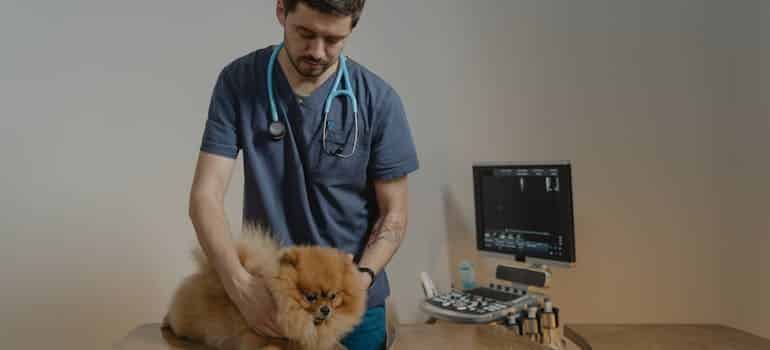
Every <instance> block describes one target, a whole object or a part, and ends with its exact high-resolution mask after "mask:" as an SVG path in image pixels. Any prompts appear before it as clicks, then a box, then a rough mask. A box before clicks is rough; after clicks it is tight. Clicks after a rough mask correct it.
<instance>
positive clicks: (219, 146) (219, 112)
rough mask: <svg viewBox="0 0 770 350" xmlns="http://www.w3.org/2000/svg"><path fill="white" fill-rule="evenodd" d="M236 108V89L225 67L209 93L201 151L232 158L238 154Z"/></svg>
mask: <svg viewBox="0 0 770 350" xmlns="http://www.w3.org/2000/svg"><path fill="white" fill-rule="evenodd" d="M238 110H239V109H238V99H237V95H236V90H235V87H234V85H233V83H232V80H231V79H230V78H229V77H228V74H227V68H225V69H223V70H222V72H221V73H219V77H218V78H217V82H216V85H215V86H214V91H213V92H212V94H211V101H210V103H209V112H208V118H207V119H206V126H205V129H204V130H203V141H202V142H201V147H200V150H201V151H204V152H207V153H213V154H217V155H220V156H224V157H228V158H233V159H235V158H236V157H237V156H238V151H239V150H240V148H241V147H240V144H239V142H238V139H239V138H238V123H237V120H238Z"/></svg>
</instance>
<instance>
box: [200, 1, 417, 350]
mask: <svg viewBox="0 0 770 350" xmlns="http://www.w3.org/2000/svg"><path fill="white" fill-rule="evenodd" d="M364 2H365V0H283V1H281V0H278V1H277V5H276V15H277V17H278V22H279V23H280V24H281V26H282V27H283V29H284V36H283V38H282V40H281V41H278V42H276V43H273V44H266V45H269V46H265V47H264V48H262V49H259V50H256V51H255V52H252V53H250V54H248V55H245V56H243V57H240V58H238V59H236V60H234V61H233V62H231V63H229V64H228V65H226V66H224V68H223V69H222V71H221V73H220V74H219V77H218V79H217V81H216V85H215V87H214V90H213V93H212V96H211V101H210V108H209V112H208V119H207V121H206V124H205V128H204V131H203V140H202V144H201V147H200V153H199V157H198V162H197V167H196V170H195V177H194V181H193V184H192V188H191V193H190V203H189V204H190V208H189V209H190V218H191V220H192V223H193V225H194V227H195V231H196V233H197V237H198V241H199V242H200V244H201V246H202V247H203V249H204V251H205V252H206V254H207V255H208V256H209V258H210V260H212V261H213V262H214V265H215V268H216V270H217V272H218V274H219V276H220V278H221V280H222V282H223V284H224V286H225V289H226V290H227V293H228V295H229V296H230V298H231V299H232V300H233V302H234V303H235V305H236V306H237V307H238V308H239V309H240V311H241V313H242V314H243V315H244V317H245V319H246V320H247V322H248V323H249V324H250V325H251V326H252V328H254V329H255V330H256V331H258V332H260V333H262V334H266V335H274V336H280V334H279V331H278V330H277V327H276V326H275V321H274V314H275V305H274V302H273V301H272V298H271V296H270V295H269V293H268V292H267V290H266V288H265V285H264V282H263V281H262V280H261V278H260V276H252V275H250V274H249V273H248V272H246V270H244V268H243V267H242V266H241V265H240V263H239V261H238V258H237V256H236V252H235V250H234V248H233V245H232V240H233V238H232V236H231V231H230V228H229V225H228V221H227V219H226V217H225V210H224V198H225V194H226V192H227V188H228V185H229V182H230V179H231V175H232V171H233V167H234V165H235V161H236V158H237V156H238V154H239V153H242V157H243V165H244V166H243V168H244V182H245V184H244V191H245V192H244V206H243V220H244V223H251V222H254V223H263V224H267V225H268V226H269V227H270V229H272V231H274V232H275V234H276V235H277V236H278V239H279V240H280V242H281V244H282V245H294V244H316V245H321V246H331V247H335V248H339V249H341V250H344V251H346V252H348V253H350V254H352V255H353V256H354V261H355V262H356V263H357V264H358V266H359V267H360V269H359V270H360V278H361V286H362V288H368V302H367V307H368V311H367V313H366V315H365V316H364V319H363V321H362V323H361V324H360V325H359V326H358V327H357V328H356V329H355V330H354V331H353V332H352V333H351V334H350V335H349V336H348V337H346V338H345V339H344V341H343V344H344V345H346V346H347V347H348V348H349V349H351V350H356V349H380V348H382V347H383V345H384V342H385V308H384V305H385V299H386V298H387V297H388V295H389V293H390V289H389V285H388V278H387V276H386V274H385V272H384V267H385V266H386V265H387V263H388V262H389V261H390V259H391V258H392V257H393V255H394V254H395V253H396V250H397V249H398V247H399V245H400V244H401V242H402V241H403V239H404V235H405V232H406V226H407V174H409V173H411V172H413V171H415V170H417V168H418V160H417V154H416V151H415V146H414V142H413V140H412V136H411V132H410V128H409V125H408V122H407V117H406V114H405V112H404V107H403V105H402V102H401V99H400V97H399V95H398V94H397V93H396V91H395V90H394V89H393V88H392V87H391V86H390V85H388V83H387V82H385V81H384V80H383V79H382V78H380V77H378V76H377V75H375V74H374V73H372V72H371V71H369V70H367V69H366V68H365V67H364V66H362V65H361V64H360V63H358V62H356V61H354V59H353V58H350V57H346V56H345V55H344V52H343V48H344V47H345V44H346V43H347V39H348V37H349V36H350V34H351V32H352V31H353V29H354V28H355V27H356V24H357V22H358V20H359V17H360V16H361V12H362V10H363V7H364Z"/></svg>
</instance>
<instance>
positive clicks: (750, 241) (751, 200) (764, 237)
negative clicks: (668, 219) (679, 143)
mask: <svg viewBox="0 0 770 350" xmlns="http://www.w3.org/2000/svg"><path fill="white" fill-rule="evenodd" d="M753 10H754V11H753V12H745V13H733V14H734V15H735V16H734V17H733V21H732V25H733V28H735V29H734V30H735V32H736V34H738V35H737V36H736V38H735V39H737V40H735V41H734V42H733V45H734V48H735V49H737V50H739V51H740V52H742V54H739V55H734V56H732V57H730V60H731V62H732V65H731V67H732V68H733V69H731V73H732V74H731V76H732V77H733V80H732V81H733V82H734V83H733V84H732V86H731V87H732V88H733V89H732V90H731V91H733V92H734V93H733V94H732V95H731V96H730V99H729V101H730V107H729V108H728V110H727V111H725V112H727V113H725V116H724V118H722V125H723V128H722V133H721V134H722V135H723V137H722V140H723V142H724V147H723V148H721V149H720V153H719V155H720V158H721V159H723V160H724V161H725V164H724V165H725V166H724V167H723V168H721V170H722V171H721V173H720V177H721V179H723V180H722V181H725V182H728V181H729V182H731V183H732V186H731V187H730V188H729V191H725V193H724V194H723V196H722V198H720V199H721V202H722V210H723V213H724V215H723V218H724V219H723V222H722V225H721V228H720V229H721V231H722V232H725V233H726V234H729V235H730V239H729V240H727V242H726V243H727V247H726V249H725V250H726V251H733V252H739V254H732V255H728V256H727V258H726V259H725V264H724V269H723V275H724V278H725V285H726V286H729V288H726V293H725V294H726V296H727V298H728V299H729V300H732V301H734V302H731V303H726V304H724V307H725V315H726V316H727V317H728V320H729V322H728V323H729V324H731V325H734V326H735V327H739V328H742V329H746V330H748V331H751V332H754V333H757V334H761V335H763V336H765V337H770V302H769V301H768V300H767V296H768V295H770V273H768V269H769V268H770V258H768V256H770V255H768V251H769V250H770V219H769V218H770V211H769V210H768V206H767V199H768V197H770V187H768V184H767V179H770V160H769V159H770V157H768V155H767V150H768V149H770V137H768V135H770V108H768V107H770V105H769V104H768V100H769V98H770V90H769V89H768V87H769V86H770V85H769V84H768V83H769V82H770V79H769V78H770V75H768V72H769V71H768V68H769V67H768V65H767V62H768V59H770V44H769V43H770V41H769V38H770V27H769V26H768V24H767V23H768V21H769V20H770V4H768V2H766V1H760V2H757V5H756V7H754V8H753ZM751 41H755V42H757V43H759V44H753V43H752V42H751ZM748 86H751V88H743V87H748Z"/></svg>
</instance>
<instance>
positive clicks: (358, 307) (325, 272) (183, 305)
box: [164, 227, 366, 350]
mask: <svg viewBox="0 0 770 350" xmlns="http://www.w3.org/2000/svg"><path fill="white" fill-rule="evenodd" d="M235 246H236V250H237V252H238V256H239V258H240V261H241V264H243V266H244V267H245V268H246V270H247V271H249V273H251V274H252V275H260V276H263V277H264V278H265V282H266V284H267V286H268V290H269V291H270V292H271V294H272V295H273V298H274V299H275V303H276V308H277V314H276V322H277V324H278V326H279V328H280V329H281V330H282V331H283V335H284V336H285V338H271V337H266V336H263V335H260V334H257V333H256V332H254V331H252V330H251V328H249V326H248V325H247V324H246V321H245V319H244V318H243V316H242V315H241V313H240V312H239V311H238V309H237V308H236V306H235V304H233V302H232V301H231V300H230V298H229V297H228V295H227V293H226V292H225V289H224V287H223V285H222V283H221V282H220V280H219V277H218V275H217V273H216V271H215V270H214V268H213V266H212V265H211V264H209V262H208V260H207V259H206V256H205V254H204V253H203V251H202V250H201V249H200V248H197V249H195V250H194V252H193V254H194V256H195V259H196V261H197V263H198V271H197V272H196V273H194V274H193V275H190V276H188V277H187V278H185V279H184V280H183V281H182V283H181V285H180V286H179V287H178V288H177V290H176V292H175V293H174V295H173V298H172V301H171V305H170V308H169V311H168V314H167V315H166V317H165V319H164V327H166V328H170V330H171V331H172V332H173V333H174V334H175V335H176V336H177V337H181V338H183V339H189V340H192V341H196V342H202V343H205V344H207V345H209V346H213V347H215V348H218V349H250V350H252V349H271V350H272V349H291V350H295V349H297V350H328V349H344V346H342V345H341V344H340V339H342V337H343V336H344V335H345V334H347V333H348V332H350V331H351V330H353V328H354V327H355V326H356V325H357V324H358V323H359V321H360V320H361V317H362V315H363V313H364V311H365V309H366V305H365V304H366V290H365V289H364V287H362V286H361V282H360V280H359V277H358V275H357V274H358V270H357V268H356V266H355V265H354V263H353V262H352V261H351V259H350V257H349V256H348V255H347V254H345V253H343V252H342V251H340V250H337V249H333V248H323V247H317V246H294V247H286V248H280V247H279V246H278V244H277V243H276V242H275V240H273V239H272V238H271V235H270V233H269V232H268V231H267V230H265V229H263V228H259V227H251V228H247V229H245V230H244V233H243V235H242V238H240V239H239V240H237V241H236V242H235Z"/></svg>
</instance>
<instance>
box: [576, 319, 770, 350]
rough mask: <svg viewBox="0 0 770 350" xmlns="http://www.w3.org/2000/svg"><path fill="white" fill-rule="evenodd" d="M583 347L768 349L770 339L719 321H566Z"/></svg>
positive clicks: (625, 349)
mask: <svg viewBox="0 0 770 350" xmlns="http://www.w3.org/2000/svg"><path fill="white" fill-rule="evenodd" d="M564 336H565V337H567V338H568V339H570V340H571V341H573V342H575V343H576V344H577V345H579V346H580V347H581V348H582V349H584V350H616V349H623V350H680V349H681V350H744V349H745V350H770V340H768V339H764V338H761V337H758V336H756V335H753V334H750V333H746V332H743V331H739V330H737V329H734V328H730V327H725V326H720V325H708V324H697V325H665V324H654V325H602V324H595V325H588V324H587V325H566V326H565V328H564Z"/></svg>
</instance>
